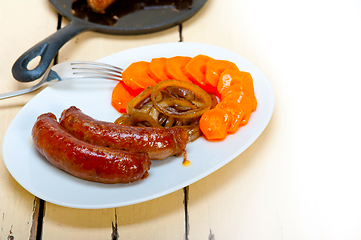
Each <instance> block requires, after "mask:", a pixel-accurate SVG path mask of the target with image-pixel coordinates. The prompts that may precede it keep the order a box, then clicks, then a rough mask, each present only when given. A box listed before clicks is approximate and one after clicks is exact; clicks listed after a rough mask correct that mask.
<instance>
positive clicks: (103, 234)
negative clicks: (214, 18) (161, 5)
mask: <svg viewBox="0 0 361 240" xmlns="http://www.w3.org/2000/svg"><path fill="white" fill-rule="evenodd" d="M67 23H68V22H67V20H65V19H64V20H63V22H62V24H63V26H64V25H66V24H67ZM177 41H179V29H178V26H176V27H173V28H171V29H168V30H165V31H162V32H159V33H152V34H147V35H140V36H116V35H106V34H102V33H94V32H85V33H82V34H80V35H78V36H77V37H75V38H74V39H72V40H70V41H69V42H68V43H67V44H66V45H64V47H63V48H62V49H61V50H60V51H59V56H58V61H59V62H62V61H79V60H87V61H94V60H97V59H100V58H103V57H105V56H108V55H110V54H113V53H116V52H119V51H122V50H126V49H130V48H133V47H138V46H143V45H149V44H156V43H162V42H177ZM183 200H184V194H183V190H179V191H177V192H175V193H172V194H169V195H167V196H164V197H161V198H158V199H155V200H151V201H148V202H145V203H140V204H136V205H132V206H126V207H121V208H112V209H102V210H79V209H71V208H64V207H61V206H57V205H54V204H51V203H46V213H45V216H44V223H43V224H44V225H43V239H54V240H55V239H64V238H66V239H108V238H111V237H112V239H159V238H164V239H184V238H185V223H184V222H185V220H184V219H185V217H184V204H183ZM139 229H142V230H141V231H140V230H139Z"/></svg>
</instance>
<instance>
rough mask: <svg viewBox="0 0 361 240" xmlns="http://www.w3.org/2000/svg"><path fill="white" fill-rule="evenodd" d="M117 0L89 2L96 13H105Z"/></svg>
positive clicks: (90, 0) (93, 0)
mask: <svg viewBox="0 0 361 240" xmlns="http://www.w3.org/2000/svg"><path fill="white" fill-rule="evenodd" d="M115 1H116V0H87V3H88V5H89V7H90V8H91V9H92V10H93V11H94V12H96V13H104V12H105V9H107V8H108V7H109V6H110V4H112V3H113V2H115Z"/></svg>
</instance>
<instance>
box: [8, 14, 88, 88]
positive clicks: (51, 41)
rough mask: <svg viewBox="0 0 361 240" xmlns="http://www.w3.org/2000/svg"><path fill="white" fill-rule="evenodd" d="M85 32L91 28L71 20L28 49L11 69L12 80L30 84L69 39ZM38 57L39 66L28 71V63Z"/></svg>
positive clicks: (42, 72) (84, 23) (43, 71)
mask: <svg viewBox="0 0 361 240" xmlns="http://www.w3.org/2000/svg"><path fill="white" fill-rule="evenodd" d="M85 30H91V26H89V25H88V24H87V23H86V22H82V21H79V20H77V19H73V20H72V21H71V22H70V23H69V24H68V25H67V26H65V27H64V28H62V29H60V30H58V31H56V32H55V33H53V34H52V35H50V36H49V37H47V38H46V39H44V40H43V41H41V42H39V43H38V44H36V45H35V46H33V47H32V48H30V49H29V50H28V51H27V52H25V53H24V54H23V55H21V56H20V57H19V58H18V60H16V62H15V63H14V65H13V68H12V73H13V76H14V78H15V79H16V80H18V81H19V82H31V81H34V80H36V79H38V78H40V77H41V76H42V75H43V74H44V73H45V71H46V70H47V68H48V67H49V66H50V63H51V61H52V60H53V58H54V57H55V55H56V54H57V52H58V51H59V49H60V48H61V47H62V46H63V45H64V44H65V43H66V42H67V41H69V40H70V39H71V38H73V37H75V36H76V35H77V34H79V33H80V32H82V31H85ZM38 56H40V57H41V59H40V62H39V64H38V65H37V66H36V67H35V68H34V69H32V70H29V69H28V68H27V65H28V63H29V62H30V61H31V60H33V59H34V58H36V57H38Z"/></svg>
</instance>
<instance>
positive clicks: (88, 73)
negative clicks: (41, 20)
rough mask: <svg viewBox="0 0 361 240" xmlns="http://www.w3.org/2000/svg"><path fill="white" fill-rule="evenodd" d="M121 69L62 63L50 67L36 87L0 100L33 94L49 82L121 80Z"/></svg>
mask: <svg viewBox="0 0 361 240" xmlns="http://www.w3.org/2000/svg"><path fill="white" fill-rule="evenodd" d="M122 72H123V69H121V68H119V67H116V66H112V65H109V64H106V63H100V62H86V61H84V62H63V63H59V64H56V65H54V66H52V67H51V68H50V69H49V70H48V71H47V72H46V73H45V74H44V77H43V78H42V79H41V81H40V82H38V83H37V84H36V85H34V86H32V87H29V88H24V89H21V90H17V91H13V92H9V93H3V94H0V100H1V99H5V98H10V97H15V96H19V95H22V94H25V93H29V92H33V91H35V90H37V89H38V88H40V87H41V86H43V85H44V84H46V83H49V82H56V81H64V80H68V79H78V78H102V79H109V80H115V81H121V80H122Z"/></svg>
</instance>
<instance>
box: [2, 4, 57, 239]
mask: <svg viewBox="0 0 361 240" xmlns="http://www.w3.org/2000/svg"><path fill="white" fill-rule="evenodd" d="M30 9H36V11H30ZM44 19H46V21H44ZM56 22H57V15H56V14H54V12H53V10H52V9H51V6H50V4H49V3H48V2H47V1H31V2H29V1H23V0H19V1H16V2H10V1H9V2H4V3H3V5H2V7H1V8H0V30H1V32H2V33H1V37H0V56H1V57H0V74H1V84H0V93H5V92H10V91H15V90H18V89H22V88H24V87H27V86H31V85H32V84H34V83H31V84H24V83H19V82H17V81H15V80H14V79H13V77H12V74H11V67H12V65H13V63H14V62H15V61H16V59H17V58H18V57H20V55H21V54H23V53H24V52H25V51H26V50H28V49H29V48H30V47H32V46H33V45H34V44H36V43H37V42H38V41H40V40H42V39H43V38H45V37H46V36H48V35H49V34H51V33H53V32H55V31H56ZM34 95H35V93H32V94H28V95H24V96H21V97H17V98H13V99H5V100H1V101H0V145H1V146H2V143H3V138H4V135H5V132H6V129H7V128H8V126H9V124H10V123H11V121H12V119H13V118H14V117H15V115H16V114H17V113H18V112H19V111H20V109H21V108H22V107H23V106H24V104H26V103H27V102H28V101H29V100H30V99H31V98H32V97H33V96H34ZM0 155H1V156H0V159H1V161H0V216H1V218H0V239H35V238H34V237H36V227H37V217H36V214H37V212H36V209H37V206H38V203H39V199H36V198H35V197H34V196H33V195H31V194H30V193H28V192H27V191H26V190H24V189H23V188H22V187H21V186H20V185H19V184H18V183H17V182H16V181H15V180H14V179H13V178H12V177H11V175H10V174H9V172H8V171H7V169H6V167H5V165H4V162H3V160H2V159H3V158H2V148H1V150H0ZM31 230H33V231H31Z"/></svg>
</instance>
